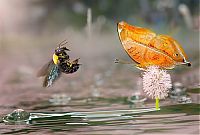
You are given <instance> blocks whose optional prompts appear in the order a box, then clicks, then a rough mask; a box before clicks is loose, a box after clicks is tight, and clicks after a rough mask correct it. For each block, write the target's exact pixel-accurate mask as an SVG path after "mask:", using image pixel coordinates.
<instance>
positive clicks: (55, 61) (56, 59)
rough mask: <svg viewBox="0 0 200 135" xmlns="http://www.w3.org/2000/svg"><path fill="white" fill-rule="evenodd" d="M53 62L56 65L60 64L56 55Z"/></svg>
mask: <svg viewBox="0 0 200 135" xmlns="http://www.w3.org/2000/svg"><path fill="white" fill-rule="evenodd" d="M53 62H54V64H56V65H57V64H58V56H57V55H56V54H55V53H54V54H53Z"/></svg>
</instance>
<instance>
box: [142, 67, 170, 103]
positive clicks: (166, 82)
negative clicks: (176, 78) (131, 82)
mask: <svg viewBox="0 0 200 135" xmlns="http://www.w3.org/2000/svg"><path fill="white" fill-rule="evenodd" d="M171 88H172V83H171V77H170V74H168V73H167V72H166V70H162V69H159V67H157V66H150V67H148V68H147V70H146V71H145V72H144V73H143V90H144V93H145V94H146V95H147V96H149V97H151V98H152V99H155V98H159V99H164V98H165V97H167V96H168V92H169V89H171Z"/></svg>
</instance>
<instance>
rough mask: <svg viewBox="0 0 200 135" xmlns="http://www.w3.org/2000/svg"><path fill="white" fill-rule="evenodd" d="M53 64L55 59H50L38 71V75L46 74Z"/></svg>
mask: <svg viewBox="0 0 200 135" xmlns="http://www.w3.org/2000/svg"><path fill="white" fill-rule="evenodd" d="M52 64H53V60H50V61H49V62H48V63H46V64H45V65H44V66H42V68H41V69H40V70H39V71H38V72H37V77H41V76H45V75H46V74H47V73H48V70H49V68H50V66H51V65H52Z"/></svg>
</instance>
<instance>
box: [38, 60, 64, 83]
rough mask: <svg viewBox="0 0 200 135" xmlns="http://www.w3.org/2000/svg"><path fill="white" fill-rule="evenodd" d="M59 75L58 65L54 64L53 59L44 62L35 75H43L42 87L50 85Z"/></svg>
mask: <svg viewBox="0 0 200 135" xmlns="http://www.w3.org/2000/svg"><path fill="white" fill-rule="evenodd" d="M60 75H61V71H60V69H59V68H58V65H55V64H54V62H53V60H51V61H49V62H48V63H46V64H45V65H44V66H43V67H42V68H41V69H40V70H39V71H38V73H37V77H41V76H45V78H44V81H43V87H49V86H51V85H52V84H53V83H54V82H55V81H56V80H57V79H58V78H59V77H60Z"/></svg>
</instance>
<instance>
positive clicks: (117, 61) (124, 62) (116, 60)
mask: <svg viewBox="0 0 200 135" xmlns="http://www.w3.org/2000/svg"><path fill="white" fill-rule="evenodd" d="M114 62H115V63H120V64H134V63H132V62H128V61H124V60H120V59H115V61H114Z"/></svg>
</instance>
